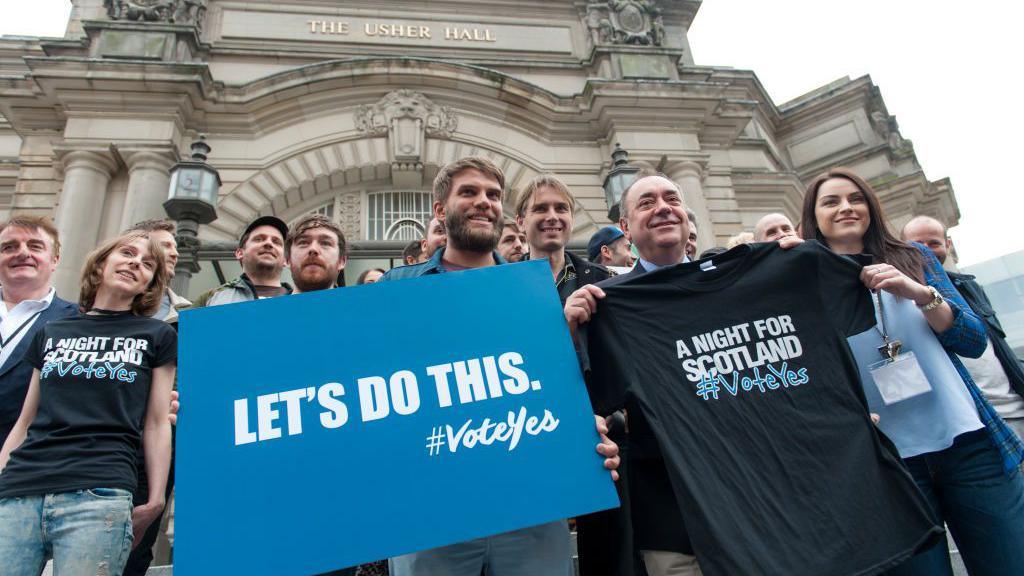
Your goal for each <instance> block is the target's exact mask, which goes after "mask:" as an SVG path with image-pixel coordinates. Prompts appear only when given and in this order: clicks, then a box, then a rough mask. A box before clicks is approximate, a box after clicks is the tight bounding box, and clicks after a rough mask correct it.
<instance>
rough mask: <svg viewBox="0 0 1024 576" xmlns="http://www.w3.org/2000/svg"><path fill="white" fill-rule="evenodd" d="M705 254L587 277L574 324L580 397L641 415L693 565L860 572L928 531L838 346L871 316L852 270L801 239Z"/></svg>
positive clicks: (930, 535) (901, 554) (911, 548)
mask: <svg viewBox="0 0 1024 576" xmlns="http://www.w3.org/2000/svg"><path fill="white" fill-rule="evenodd" d="M711 264H712V265H713V268H712V269H707V270H704V269H703V268H707V267H708V266H709V265H708V263H707V261H698V262H693V263H689V264H681V265H678V266H673V267H670V268H666V269H662V270H658V271H655V272H651V273H648V274H642V275H629V276H620V277H616V278H613V279H611V280H609V281H607V282H604V283H602V284H601V286H602V287H603V289H604V291H605V293H606V295H607V296H606V298H604V299H603V300H601V301H600V303H599V305H598V309H597V314H595V315H594V317H593V319H592V320H591V322H590V323H589V324H588V325H586V327H585V331H584V334H583V335H582V336H583V338H585V339H586V348H587V349H586V350H585V351H584V354H583V360H584V365H585V368H589V372H590V374H589V387H590V393H591V399H592V401H593V403H594V408H595V410H596V411H597V413H599V414H607V413H609V412H611V411H613V410H616V409H619V408H622V407H627V412H629V410H632V411H633V412H635V411H638V410H639V411H641V412H642V413H643V416H644V418H645V420H646V422H647V424H649V425H650V428H651V430H653V432H654V436H655V437H656V438H657V441H658V446H659V448H660V451H661V454H662V456H663V457H664V461H665V465H666V468H667V470H668V475H669V479H670V480H671V485H672V488H673V491H674V493H675V495H676V498H677V502H678V505H679V507H680V508H681V512H682V516H683V518H685V521H686V527H687V528H688V531H689V536H690V539H691V541H692V543H693V548H694V550H695V552H696V554H697V558H698V561H699V563H700V566H701V570H702V571H703V572H704V574H706V575H708V576H716V575H730V576H731V575H737V574H743V575H762V574H763V575H779V576H783V575H784V576H792V575H799V574H807V575H814V576H831V575H837V576H838V575H854V574H857V575H861V574H876V573H879V572H882V571H884V570H886V569H888V568H891V567H893V566H894V565H895V564H897V563H899V562H902V561H903V560H905V559H907V558H908V557H910V556H911V555H913V553H914V552H916V551H917V550H919V549H921V548H922V547H923V546H926V545H930V544H932V543H933V542H934V541H935V539H937V538H939V537H941V534H942V529H941V528H940V527H939V526H937V525H936V524H935V520H934V519H933V518H932V515H931V513H930V512H929V509H928V507H927V504H926V503H925V501H924V500H923V498H922V497H921V495H920V493H919V492H918V491H917V489H916V487H915V485H914V482H913V480H912V479H911V477H910V476H909V474H908V473H907V472H906V469H905V468H904V467H903V465H902V463H901V461H900V460H899V457H898V455H897V454H896V452H895V449H894V448H893V447H892V445H891V443H889V442H888V441H887V440H885V439H884V438H882V437H881V436H880V435H879V433H878V432H877V431H876V429H875V427H874V425H873V424H872V423H871V420H870V416H869V413H868V410H867V403H866V401H865V399H864V395H863V392H862V390H861V387H860V378H859V375H858V372H857V367H856V365H855V363H854V361H853V359H852V357H851V354H850V352H849V348H848V347H847V344H846V337H847V336H851V335H853V334H858V333H860V332H863V331H864V330H868V329H871V328H872V326H873V324H874V312H873V309H872V304H871V299H870V296H869V293H868V292H867V291H866V290H865V289H864V287H863V285H862V284H861V282H860V280H859V273H860V267H859V266H858V265H857V264H855V263H854V262H852V261H851V260H848V259H846V258H844V257H841V256H837V255H835V254H833V253H832V252H830V251H829V250H828V249H826V248H824V247H823V246H821V245H820V244H818V243H817V242H807V243H805V244H803V245H801V246H799V247H797V248H794V249H792V250H789V251H783V250H781V249H779V248H778V245H777V244H775V243H771V244H755V245H746V246H740V247H738V248H735V249H733V250H731V251H729V252H727V253H726V254H723V255H720V256H718V257H715V258H713V259H711ZM702 267H703V268H702ZM650 513H655V512H653V511H652V512H650ZM673 518H678V515H677V514H675V513H666V514H665V519H666V520H668V521H671V520H672V519H673Z"/></svg>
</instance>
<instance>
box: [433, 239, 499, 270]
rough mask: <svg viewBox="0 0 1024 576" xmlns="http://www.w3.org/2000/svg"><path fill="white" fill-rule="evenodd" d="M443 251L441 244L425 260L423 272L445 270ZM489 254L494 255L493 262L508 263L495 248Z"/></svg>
mask: <svg viewBox="0 0 1024 576" xmlns="http://www.w3.org/2000/svg"><path fill="white" fill-rule="evenodd" d="M444 251H445V247H444V246H442V247H440V248H438V249H437V250H435V251H434V255H433V256H431V257H430V260H427V262H426V267H425V269H424V272H426V273H428V274H433V273H436V272H447V270H445V267H444V263H443V261H444ZM491 255H492V256H493V257H494V263H495V264H508V262H505V259H504V258H502V257H501V254H498V251H497V250H492V251H491Z"/></svg>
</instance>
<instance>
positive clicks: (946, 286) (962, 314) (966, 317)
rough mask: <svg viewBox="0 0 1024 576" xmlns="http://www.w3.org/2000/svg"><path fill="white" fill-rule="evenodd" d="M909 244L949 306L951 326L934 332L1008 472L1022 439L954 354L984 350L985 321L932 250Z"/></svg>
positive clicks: (1019, 455)
mask: <svg viewBox="0 0 1024 576" xmlns="http://www.w3.org/2000/svg"><path fill="white" fill-rule="evenodd" d="M912 244H913V245H914V247H915V248H917V249H918V250H920V251H921V256H922V257H923V258H924V280H925V283H927V284H928V285H929V286H932V287H934V288H935V289H936V290H938V291H939V293H941V294H942V297H943V298H945V299H946V302H948V303H949V307H950V308H952V309H953V326H952V327H951V328H950V329H949V330H946V331H945V332H943V333H942V334H937V335H936V336H937V337H938V339H939V342H940V343H941V344H942V347H943V348H945V349H946V353H948V354H949V359H950V360H952V361H953V366H956V370H957V372H959V373H960V377H961V378H963V381H964V385H965V386H967V389H968V390H969V391H970V392H971V398H973V399H974V405H975V406H976V407H977V408H978V418H980V419H981V422H982V423H983V424H985V429H986V430H987V431H988V435H989V437H991V438H992V442H993V443H994V444H995V445H996V447H997V448H998V449H999V453H1000V455H1001V456H1002V458H1003V469H1004V470H1005V471H1006V472H1012V471H1013V470H1016V469H1017V468H1018V467H1019V466H1020V465H1021V462H1024V443H1022V442H1021V440H1020V438H1017V435H1016V434H1014V433H1013V430H1011V429H1010V428H1009V427H1008V426H1007V425H1006V423H1005V422H1003V419H1002V418H1000V416H999V414H998V413H996V410H995V408H993V407H992V405H991V404H989V403H988V400H986V399H985V396H984V395H982V393H981V390H979V389H978V385H977V384H975V383H974V380H973V379H971V375H970V374H969V373H968V372H967V369H966V368H964V365H963V363H962V362H960V359H959V358H957V354H961V355H963V356H967V357H968V358H977V357H979V356H981V355H982V353H984V352H985V347H986V345H987V344H988V337H987V336H986V331H985V324H984V323H983V322H982V321H981V319H980V318H978V316H977V315H975V313H974V311H972V310H971V307H970V306H968V305H967V302H966V301H965V300H964V299H963V296H961V295H960V292H958V291H957V289H956V287H955V286H953V282H952V281H950V279H949V276H948V275H946V271H945V270H944V269H943V268H942V264H941V263H940V262H939V260H938V258H936V257H935V255H934V254H932V251H931V250H929V249H928V248H927V247H925V246H924V244H918V243H916V242H913V243H912Z"/></svg>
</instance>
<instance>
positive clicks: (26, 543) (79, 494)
mask: <svg viewBox="0 0 1024 576" xmlns="http://www.w3.org/2000/svg"><path fill="white" fill-rule="evenodd" d="M131 548H132V495H131V493H130V492H128V491H127V490H120V489H115V488H94V489H92V490H78V491H76V492H62V493H59V494H46V495H44V496H18V497H14V498H0V572H2V573H3V574H4V576H39V574H40V573H41V572H42V571H43V566H44V565H45V564H46V561H47V559H49V558H53V576H86V575H88V576H95V575H97V574H104V575H106V574H109V575H110V576H118V575H119V574H121V571H122V570H124V563H125V562H126V561H127V560H128V553H129V552H130V551H131Z"/></svg>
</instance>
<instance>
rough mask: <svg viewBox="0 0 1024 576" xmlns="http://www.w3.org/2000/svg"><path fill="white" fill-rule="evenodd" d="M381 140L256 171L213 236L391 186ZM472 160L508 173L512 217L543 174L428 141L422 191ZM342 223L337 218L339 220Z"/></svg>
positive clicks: (232, 197)
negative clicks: (450, 166)
mask: <svg viewBox="0 0 1024 576" xmlns="http://www.w3.org/2000/svg"><path fill="white" fill-rule="evenodd" d="M383 148H384V139H383V138H363V139H353V140H346V141H338V142H332V143H330V144H325V145H322V146H319V147H316V148H311V149H308V150H304V151H302V152H298V153H295V154H292V155H291V156H288V157H286V158H282V159H279V160H277V161H276V162H273V163H272V164H270V165H268V166H266V167H265V168H263V169H261V170H259V171H257V172H256V173H255V174H254V175H253V176H251V177H250V178H248V179H246V180H245V181H243V182H241V183H239V184H238V185H237V186H235V187H234V188H233V189H232V190H230V191H229V192H228V193H227V194H225V195H223V196H222V197H221V199H220V202H219V205H218V214H219V217H218V219H217V220H216V221H215V222H213V223H212V224H210V225H209V226H208V228H209V230H210V231H211V232H213V233H214V235H216V236H219V237H223V238H224V239H233V238H237V237H238V235H239V234H240V233H241V231H242V230H243V229H244V227H245V224H246V223H247V222H250V221H251V220H252V219H254V218H256V217H257V216H261V215H268V214H273V215H278V216H281V217H283V218H285V219H286V220H287V219H289V218H294V217H295V216H296V215H297V212H301V211H304V210H312V209H314V208H316V207H317V206H319V205H321V203H322V202H323V201H325V200H326V199H327V198H329V197H332V195H333V194H336V193H339V192H340V193H342V194H343V195H345V191H346V190H347V191H350V192H356V191H361V190H363V189H365V188H366V187H371V188H380V187H382V186H384V185H387V183H389V182H390V180H391V166H390V164H389V162H388V159H387V155H386V152H385V151H384V149H383ZM470 155H482V156H486V157H488V158H490V159H491V160H492V161H494V162H495V164H497V165H498V167H499V168H501V169H502V171H503V172H504V173H505V178H506V187H507V189H508V193H507V196H506V200H505V202H504V205H505V206H504V207H505V213H506V215H509V216H511V215H512V211H513V208H512V207H513V206H514V205H515V201H516V200H517V194H518V191H519V190H521V189H522V188H523V186H525V184H526V183H527V182H528V181H529V180H530V179H531V178H533V177H534V176H536V175H538V174H540V173H541V172H543V171H545V169H544V167H543V166H542V165H540V164H539V163H538V162H537V161H536V160H534V159H531V158H525V157H522V156H521V155H519V154H516V153H514V151H509V150H496V149H493V148H485V147H482V146H479V145H477V144H474V143H467V142H462V141H458V140H440V139H427V145H426V153H425V156H424V158H425V162H424V166H423V172H424V175H423V180H424V185H423V188H424V189H429V183H430V182H431V181H432V180H433V178H434V176H435V175H436V173H437V170H438V169H439V168H440V167H441V166H443V165H445V164H447V163H449V162H452V161H454V160H457V159H459V158H462V157H465V156H470ZM575 213H576V228H577V231H578V232H582V231H588V230H591V229H596V226H597V224H596V223H595V221H594V219H593V218H592V217H591V215H590V213H589V212H588V211H587V210H585V209H583V207H582V206H581V205H579V202H578V201H577V206H576V210H575ZM335 216H336V217H338V215H337V214H336V215H335Z"/></svg>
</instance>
